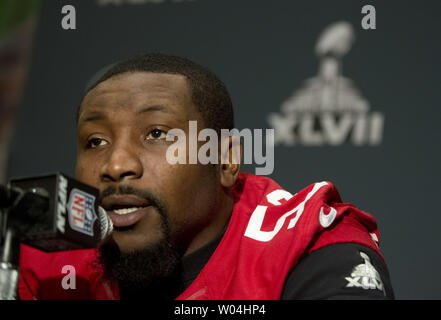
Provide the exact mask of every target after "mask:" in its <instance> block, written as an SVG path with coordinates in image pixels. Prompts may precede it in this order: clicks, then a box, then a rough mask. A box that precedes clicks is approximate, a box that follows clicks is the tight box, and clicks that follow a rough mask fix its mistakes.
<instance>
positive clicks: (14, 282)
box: [0, 220, 20, 300]
mask: <svg viewBox="0 0 441 320" xmlns="http://www.w3.org/2000/svg"><path fill="white" fill-rule="evenodd" d="M3 222H4V220H3ZM19 259H20V241H19V240H18V238H17V237H16V233H15V231H14V230H13V229H12V228H7V229H6V232H5V235H4V237H3V242H2V247H1V255H0V300H17V286H18V278H19Z"/></svg>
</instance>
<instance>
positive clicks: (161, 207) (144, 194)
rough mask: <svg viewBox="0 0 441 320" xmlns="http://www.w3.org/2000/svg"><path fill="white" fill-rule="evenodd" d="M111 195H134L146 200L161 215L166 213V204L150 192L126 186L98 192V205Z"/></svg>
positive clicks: (111, 187) (112, 187)
mask: <svg viewBox="0 0 441 320" xmlns="http://www.w3.org/2000/svg"><path fill="white" fill-rule="evenodd" d="M111 195H134V196H136V197H139V198H143V199H146V200H148V201H149V202H150V204H151V205H152V206H153V207H156V208H157V209H158V211H159V213H160V214H161V215H163V216H165V214H166V212H167V210H166V202H165V201H164V200H162V199H161V198H160V197H159V196H157V195H156V194H155V193H154V192H152V191H150V190H143V189H139V188H135V187H132V186H128V185H121V186H118V187H115V186H109V187H107V188H105V189H104V190H102V191H100V193H99V195H98V203H99V204H101V203H102V201H103V199H104V198H105V197H108V196H111Z"/></svg>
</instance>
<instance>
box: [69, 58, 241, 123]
mask: <svg viewBox="0 0 441 320" xmlns="http://www.w3.org/2000/svg"><path fill="white" fill-rule="evenodd" d="M128 72H153V73H166V74H179V75H183V76H185V77H186V79H187V81H188V84H189V87H190V90H191V97H192V100H193V103H194V104H195V106H196V107H197V108H198V111H199V112H200V113H201V116H202V118H203V120H204V121H205V126H206V127H207V128H212V129H214V130H216V131H217V132H220V129H229V130H231V129H233V128H234V114H233V104H232V101H231V97H230V95H229V93H228V90H227V88H226V86H225V85H224V84H223V83H222V81H221V80H220V79H219V78H218V77H217V76H216V75H215V74H214V73H213V72H212V71H210V70H209V69H207V68H205V67H203V66H201V65H199V64H197V63H195V62H193V61H191V60H189V59H186V58H183V57H178V56H173V55H167V54H163V53H146V54H141V55H137V56H135V57H132V58H129V59H127V60H124V61H121V62H118V63H116V64H113V65H111V66H110V68H109V69H108V70H107V71H105V72H104V74H103V75H102V76H101V77H99V78H98V80H96V81H94V82H92V83H91V84H90V85H89V86H88V87H87V88H86V93H85V95H84V96H86V95H87V93H88V92H89V91H90V90H92V89H93V88H95V87H96V86H97V85H98V84H99V83H101V82H103V81H106V80H108V79H110V78H112V77H114V76H116V75H120V74H123V73H128ZM80 106H81V104H80ZM79 109H80V108H78V115H79ZM77 119H78V116H77Z"/></svg>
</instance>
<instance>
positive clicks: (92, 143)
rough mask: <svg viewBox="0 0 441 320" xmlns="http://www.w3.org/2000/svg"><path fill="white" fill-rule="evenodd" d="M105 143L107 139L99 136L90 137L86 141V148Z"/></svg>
mask: <svg viewBox="0 0 441 320" xmlns="http://www.w3.org/2000/svg"><path fill="white" fill-rule="evenodd" d="M105 144H107V141H106V140H104V139H101V138H92V139H90V140H89V141H87V148H88V149H92V148H96V147H99V146H102V145H105Z"/></svg>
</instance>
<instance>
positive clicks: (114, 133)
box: [19, 54, 394, 299]
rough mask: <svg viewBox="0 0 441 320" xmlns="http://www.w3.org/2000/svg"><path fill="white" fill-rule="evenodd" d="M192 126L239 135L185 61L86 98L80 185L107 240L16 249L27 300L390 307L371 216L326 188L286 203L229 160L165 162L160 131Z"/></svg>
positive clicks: (116, 71)
mask: <svg viewBox="0 0 441 320" xmlns="http://www.w3.org/2000/svg"><path fill="white" fill-rule="evenodd" d="M189 121H197V123H198V130H202V129H204V128H213V129H215V130H216V131H217V132H219V130H220V129H232V128H233V127H234V122H233V111H232V103H231V100H230V97H229V94H228V92H227V90H226V88H225V86H224V85H223V84H222V83H221V82H220V81H219V80H218V79H217V77H216V76H215V75H214V74H213V73H211V72H210V71H208V70H206V69H205V68H203V67H201V66H199V65H197V64H195V63H193V62H191V61H189V60H186V59H183V58H179V57H173V56H167V55H163V54H147V55H142V56H138V57H135V58H132V59H129V60H126V61H123V62H121V63H118V64H116V65H114V66H113V67H111V68H110V69H109V70H108V71H107V72H106V73H105V74H104V75H103V76H102V77H100V78H99V79H98V80H97V81H96V82H95V83H94V84H92V85H91V86H90V87H89V88H88V90H87V93H86V95H85V96H84V98H83V100H82V102H81V105H80V108H79V110H78V157H77V164H76V177H77V178H78V179H79V180H81V181H83V182H84V183H87V184H90V185H92V186H94V187H96V188H98V189H99V190H100V199H99V204H100V205H101V206H102V207H103V208H104V209H105V210H106V211H107V213H108V215H109V217H110V218H111V219H112V221H113V224H114V232H113V234H112V237H111V239H110V240H109V241H107V242H105V243H104V244H103V245H102V246H101V247H100V248H99V249H98V250H97V251H96V250H76V251H70V252H61V253H51V254H46V253H42V252H39V251H38V250H35V249H32V248H29V247H26V246H22V254H21V275H20V283H19V293H20V297H21V298H22V299H89V298H90V299H119V298H120V299H175V298H177V299H351V298H361V299H370V298H372V299H390V298H393V297H394V296H393V290H392V287H391V283H390V279H389V274H388V271H387V267H386V265H385V262H384V260H383V256H382V255H381V253H380V251H379V249H378V231H377V226H376V222H375V220H374V219H373V217H372V216H370V215H369V214H367V213H365V212H363V211H361V210H358V209H356V208H355V207H353V206H352V205H350V204H344V203H341V199H340V196H339V194H338V192H337V190H336V189H335V187H334V186H333V185H332V184H331V183H329V182H322V183H316V184H313V185H311V186H309V187H306V188H305V189H303V190H301V191H299V192H298V193H297V194H295V195H292V194H291V193H289V192H288V191H286V190H283V189H282V188H281V187H280V186H278V185H277V184H276V183H275V182H274V181H272V180H271V179H268V178H265V177H259V176H253V175H250V174H245V173H240V166H239V164H235V163H236V162H235V161H229V162H228V163H224V164H222V163H221V162H219V164H201V163H197V164H171V163H169V162H168V161H167V159H166V153H167V149H168V147H169V146H170V145H171V143H172V141H170V139H168V138H167V137H168V132H170V131H171V129H181V130H183V132H185V133H186V134H187V136H188V130H189V129H188V128H189V126H188V123H189ZM169 138H170V137H169ZM229 146H230V148H229V149H228V151H227V152H228V153H229V154H228V155H226V156H227V157H229V158H230V160H232V157H233V156H234V153H233V152H232V144H230V145H229ZM199 147H200V145H199ZM218 156H219V157H222V156H225V155H221V154H219V155H218ZM187 163H188V162H187ZM66 265H69V266H72V267H73V270H75V283H74V285H72V283H71V284H70V286H69V285H68V284H67V285H66V286H62V285H61V284H62V282H63V281H64V280H65V277H66V276H67V275H66V272H64V271H63V272H62V270H63V267H64V266H66ZM71 281H73V280H71Z"/></svg>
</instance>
